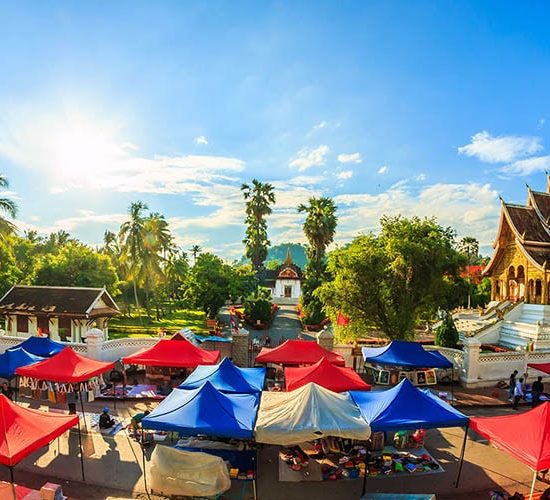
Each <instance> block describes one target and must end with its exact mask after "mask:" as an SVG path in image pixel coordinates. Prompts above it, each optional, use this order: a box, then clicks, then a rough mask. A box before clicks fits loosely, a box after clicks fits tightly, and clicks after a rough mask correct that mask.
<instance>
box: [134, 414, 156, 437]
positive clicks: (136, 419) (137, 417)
mask: <svg viewBox="0 0 550 500" xmlns="http://www.w3.org/2000/svg"><path fill="white" fill-rule="evenodd" d="M149 413H151V412H150V411H149V410H145V411H144V412H141V413H136V414H135V415H134V416H133V417H132V421H131V422H130V426H131V427H132V431H133V433H134V436H137V435H138V432H139V430H140V429H141V421H142V420H143V419H144V418H145V417H146V416H147V415H149Z"/></svg>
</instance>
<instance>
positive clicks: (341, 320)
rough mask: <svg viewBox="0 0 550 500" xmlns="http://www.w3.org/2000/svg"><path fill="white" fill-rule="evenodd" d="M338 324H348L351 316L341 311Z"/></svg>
mask: <svg viewBox="0 0 550 500" xmlns="http://www.w3.org/2000/svg"><path fill="white" fill-rule="evenodd" d="M336 324H337V325H339V326H347V325H348V324H349V318H348V317H346V316H344V315H343V314H342V313H341V312H339V313H338V319H337V320H336Z"/></svg>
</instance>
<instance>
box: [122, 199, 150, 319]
mask: <svg viewBox="0 0 550 500" xmlns="http://www.w3.org/2000/svg"><path fill="white" fill-rule="evenodd" d="M147 209H148V207H147V205H146V204H145V203H143V202H141V201H136V202H133V203H131V204H130V208H129V215H130V218H129V219H128V220H127V221H126V222H124V223H123V224H122V226H120V233H119V237H120V240H121V241H122V251H123V259H124V261H125V262H126V263H127V265H128V271H129V278H130V280H131V281H132V285H133V288H134V300H135V304H136V309H137V310H138V314H139V315H140V318H141V313H139V299H138V292H137V289H138V280H139V278H140V276H141V262H142V258H143V245H144V241H145V233H146V229H145V216H144V215H143V212H144V211H145V210H147Z"/></svg>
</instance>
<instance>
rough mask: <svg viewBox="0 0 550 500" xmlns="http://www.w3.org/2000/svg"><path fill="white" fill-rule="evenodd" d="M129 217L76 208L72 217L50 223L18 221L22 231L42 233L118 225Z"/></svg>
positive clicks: (34, 218) (33, 218)
mask: <svg viewBox="0 0 550 500" xmlns="http://www.w3.org/2000/svg"><path fill="white" fill-rule="evenodd" d="M127 218H128V215H127V214H123V213H112V214H98V213H96V212H94V211H92V210H86V209H79V210H76V214H75V215H73V216H71V217H64V218H62V219H58V220H56V221H55V222H53V223H52V224H50V225H47V226H39V225H36V224H32V223H27V222H25V221H22V220H18V221H17V228H18V229H19V230H20V231H24V230H28V229H33V230H35V231H37V232H38V233H40V234H49V233H55V232H57V231H60V230H65V231H69V232H70V231H74V230H75V229H78V228H82V227H89V226H90V225H91V224H97V225H100V226H102V227H104V226H107V227H111V228H112V227H118V226H120V225H121V224H122V223H123V222H124V221H125V220H126V219H127ZM30 220H31V221H33V222H37V221H38V220H39V217H37V216H35V215H34V216H31V217H30Z"/></svg>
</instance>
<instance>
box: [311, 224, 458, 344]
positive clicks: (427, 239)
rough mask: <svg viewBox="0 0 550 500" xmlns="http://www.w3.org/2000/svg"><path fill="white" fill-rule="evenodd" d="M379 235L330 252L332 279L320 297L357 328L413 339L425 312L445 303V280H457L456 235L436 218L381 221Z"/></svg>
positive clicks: (321, 288)
mask: <svg viewBox="0 0 550 500" xmlns="http://www.w3.org/2000/svg"><path fill="white" fill-rule="evenodd" d="M380 222H381V226H382V227H381V232H380V234H379V235H378V236H374V235H373V234H367V235H362V236H358V237H357V238H355V239H354V240H353V242H352V243H351V244H349V245H348V246H346V247H344V248H342V249H338V250H335V251H333V252H331V254H330V255H329V260H328V271H329V272H330V274H331V276H332V279H331V280H330V281H327V282H326V283H324V284H323V285H321V287H319V289H318V291H317V292H316V295H317V296H318V297H319V298H320V299H321V300H322V302H323V304H324V305H325V308H326V309H328V311H329V312H330V313H331V315H332V316H336V315H337V314H338V312H342V313H343V314H344V315H345V316H347V317H348V318H350V320H351V323H352V324H353V325H354V327H355V328H356V329H357V330H360V331H362V332H363V334H366V333H367V332H368V330H369V329H377V330H382V331H383V332H384V333H385V334H386V335H387V336H388V337H389V338H391V339H409V338H412V337H413V335H414V328H415V326H416V324H417V322H418V320H419V319H420V318H421V317H422V315H423V314H424V313H425V311H426V310H436V309H437V308H438V307H441V306H444V305H445V301H446V300H447V296H446V293H447V290H446V284H445V278H446V277H448V276H456V274H457V273H458V269H459V267H460V263H461V261H462V258H461V256H460V254H459V253H458V252H457V251H456V250H455V249H454V232H453V231H452V230H451V229H450V228H443V227H441V226H439V225H438V224H437V222H436V221H435V219H420V218H418V217H412V218H410V219H408V218H404V217H401V216H398V217H386V216H385V217H382V219H381V221H380Z"/></svg>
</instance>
